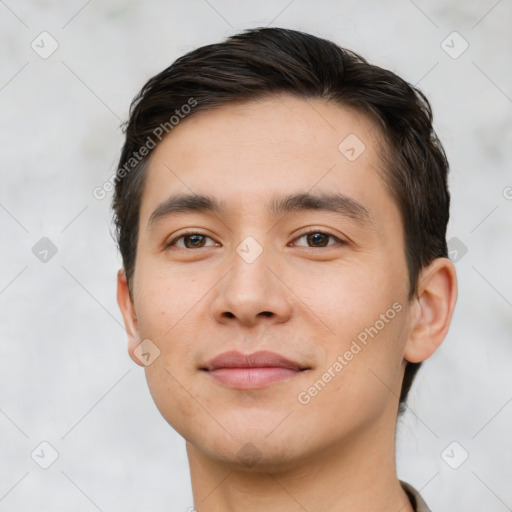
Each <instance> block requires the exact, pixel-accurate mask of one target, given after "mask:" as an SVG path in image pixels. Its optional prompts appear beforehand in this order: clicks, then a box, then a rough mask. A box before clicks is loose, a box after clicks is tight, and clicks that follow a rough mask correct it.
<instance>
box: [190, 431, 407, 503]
mask: <svg viewBox="0 0 512 512" xmlns="http://www.w3.org/2000/svg"><path fill="white" fill-rule="evenodd" d="M382 428H383V425H376V424H375V425H373V426H371V427H370V428H367V429H366V430H364V429H360V430H358V432H357V433H354V434H353V435H351V436H350V438H346V439H344V440H343V442H342V443H339V444H338V445H336V446H328V447H325V448H324V449H323V450H322V451H320V450H316V451H315V453H314V454H313V455H310V456H307V457H304V458H302V459H301V460H297V461H293V464H287V465H286V467H285V468H284V467H283V466H276V465H271V464H270V463H266V462H265V461H261V463H258V464H257V465H256V466H254V467H253V468H252V469H247V468H243V469H241V468H240V465H239V464H237V463H235V462H234V461H233V463H229V462H225V461H219V460H213V459H212V458H209V457H207V456H206V455H204V453H202V452H200V451H199V450H197V448H196V447H194V446H193V445H192V444H190V443H187V454H188V459H189V464H190V473H191V480H192V491H193V496H194V504H195V508H196V509H197V511H198V512H238V511H240V510H243V511H244V512H255V511H261V510H265V511H266V512H274V511H275V512H278V511H279V512H295V511H297V512H299V511H300V512H304V511H310V512H313V511H315V512H327V511H329V512H343V511H354V510H358V511H368V512H370V511H371V512H376V511H379V512H388V511H389V512H391V511H393V512H396V511H398V510H399V511H400V512H414V511H413V508H412V507H411V504H410V502H409V499H408V498H407V495H406V493H405V492H404V490H403V489H402V487H401V486H400V483H399V481H398V478H397V475H396V466H395V434H394V429H393V430H392V431H391V432H390V431H389V429H386V430H384V431H383V430H382ZM388 434H389V435H388ZM376 440H378V441H377V442H376Z"/></svg>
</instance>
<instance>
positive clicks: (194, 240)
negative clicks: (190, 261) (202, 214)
mask: <svg viewBox="0 0 512 512" xmlns="http://www.w3.org/2000/svg"><path fill="white" fill-rule="evenodd" d="M187 242H191V243H190V244H189V243H187ZM201 242H204V236H203V235H187V236H186V237H185V246H186V247H189V245H191V246H192V247H202V246H203V245H204V244H203V243H201Z"/></svg>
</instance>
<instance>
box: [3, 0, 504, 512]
mask: <svg viewBox="0 0 512 512" xmlns="http://www.w3.org/2000/svg"><path fill="white" fill-rule="evenodd" d="M264 25H274V26H283V27H289V28H297V29H301V30H305V31H308V32H312V33H314V34H316V35H319V36H323V37H327V38H331V39H333V40H334V41H336V42H338V43H339V44H342V45H344V46H346V47H348V48H351V49H353V50H356V51H358V52H361V53H362V54H363V55H364V56H366V57H367V58H368V59H369V60H371V61H372V62H374V63H376V64H379V65H381V66H384V67H388V68H390V69H392V70H394V71H395V72H397V73H399V74H400V75H401V76H403V77H404V78H405V79H407V80H408V81H410V82H411V83H414V84H419V86H420V87H421V88H422V90H423V91H424V92H425V93H426V94H427V96H428V98H429V99H430V100H431V101H432V104H433V107H434V113H435V125H436V129H437V131H438V133H439V135H440V138H441V139H442V141H443V143H444V145H445V147H446V150H447V153H448V156H449V160H450V163H451V177H450V183H451V191H452V197H453V200H452V201H453V202H452V205H453V206H452V217H451V222H450V226H449V234H448V238H449V239H451V247H452V249H454V250H456V251H457V254H455V253H453V254H452V256H453V257H454V258H456V259H457V260H458V261H457V263H456V265H457V270H458V276H459V281H460V283H459V284H460V296H459V301H458V305H457V308H456V313H455V316H454V320H453V325H452V328H451V331H450V333H449V335H448V337H447V339H446V342H445V343H444V344H443V346H442V347H441V349H440V350H439V351H438V352H437V353H436V354H435V355H434V357H433V358H432V359H431V360H430V361H429V362H427V363H426V365H425V366H424V368H423V370H422V371H421V372H420V374H419V375H418V378H417V381H416V384H415V386H414V388H413V391H412V393H411V397H410V402H409V405H410V408H409V410H408V411H407V413H406V415H405V416H404V417H403V419H401V420H400V422H399V431H398V447H397V450H398V469H399V476H400V477H401V478H403V479H405V480H407V481H409V482H410V483H412V484H413V485H414V486H416V487H417V488H418V489H419V490H421V492H422V494H423V495H424V497H425V499H426V501H427V502H428V503H429V505H430V506H431V507H432V509H433V510H434V511H466V512H467V511H479V512H489V511H493V512H494V511H496V512H500V511H505V510H512V486H511V485H510V482H511V481H512V457H511V454H512V439H511V435H510V433H511V430H512V429H511V424H512V372H511V370H510V369H511V367H512V343H511V331H512V286H511V285H512V258H511V255H512V237H511V236H510V235H511V234H512V230H511V217H512V173H511V170H510V164H511V162H512V158H511V153H512V140H511V139H512V137H511V134H512V122H511V119H512V59H511V55H512V52H511V49H512V48H511V46H512V2H511V0H502V1H496V0H489V1H487V0H480V1H473V2H465V1H463V0H458V1H450V2H447V1H441V0H436V1H431V2H426V1H420V0H415V2H413V1H412V0H396V1H391V2H379V1H377V0H372V1H368V0H366V1H323V2H318V1H316V2H313V1H312V0H307V1H306V0H292V1H289V0H282V1H273V2H271V1H268V0H259V1H258V2H248V1H247V2H238V3H235V2H233V1H228V0H208V1H206V0H192V1H189V2H184V1H182V2H178V1H168V2H163V1H160V2H159V1H156V0H155V1H144V2H142V1H121V0H114V1H109V2H107V1H105V0H92V1H89V2H87V1H85V0H83V1H60V2H57V1H35V0H32V1H26V2H16V1H15V0H5V1H0V52H1V53H0V112H1V115H0V132H1V141H2V146H1V155H2V158H1V161H0V168H1V180H2V181H1V183H2V186H1V188H0V228H1V234H2V251H1V254H2V260H1V261H2V264H1V266H0V315H1V316H0V319H1V320H0V336H1V352H0V365H1V377H0V379H1V380H0V429H1V430H0V432H1V444H0V450H1V452H0V460H1V462H0V511H11V512H16V511H29V510H40V511H45V510H48V511H50V510H51V511H52V512H60V511H69V510H73V511H75V512H82V511H83V512H88V511H94V510H101V511H103V512H110V511H120V510H123V511H124V512H130V511H162V512H163V511H183V512H185V511H186V510H187V509H188V507H190V506H192V497H191V490H190V483H189V474H188V466H187V461H186V454H185V448H184V442H183V441H182V439H181V438H180V437H179V436H178V435H177V434H175V433H174V431H172V429H171V428H170V427H169V426H168V425H167V423H165V421H164V420H163V419H162V418H161V416H160V414H159V412H158V411H157V409H156V407H155V406H154V404H153V402H152V400H151V397H150V395H149V392H148V390H147V386H146V382H145V379H144V372H143V369H142V368H140V367H138V366H136V365H135V364H134V363H133V362H132V361H131V359H130V358H129V356H128V354H127V350H126V338H125V333H124V329H123V326H122V321H121V316H120V313H119V312H118V308H117V304H116V302H115V277H116V276H115V272H116V270H117V269H118V267H119V266H120V257H119V256H118V255H117V254H116V250H115V245H114V242H113V240H112V237H111V234H110V229H111V228H110V219H111V214H110V211H109V203H110V196H108V197H107V198H105V199H103V200H97V199H95V198H94V197H93V195H92V190H93V189H94V187H96V186H98V185H101V184H102V183H103V182H104V181H105V180H106V179H107V178H108V177H109V175H110V174H111V173H112V172H114V171H115V166H116V163H117V162H116V160H117V158H118V157H119V152H120V147H121V144H122V134H121V131H120V129H119V125H120V123H121V121H124V120H125V119H126V117H127V110H128V106H129V103H130V101H131V99H132V97H133V96H134V95H135V93H136V92H137V91H138V90H139V88H140V87H141V86H142V85H143V83H144V82H145V81H146V80H147V79H148V78H150V77H151V76H153V75H154V74H155V73H157V72H159V71H161V70H162V69H163V68H164V67H167V66H168V65H169V64H170V63H171V62H172V61H173V60H174V59H175V58H177V57H178V56H180V55H181V54H183V53H184V52H186V51H189V50H191V49H193V48H195V47H197V46H200V45H203V44H207V43H212V42H217V41H220V40H222V39H224V38H225V37H227V36H228V35H231V34H233V33H236V32H238V31H240V30H242V29H244V28H249V27H255V26H264ZM43 31H46V32H48V33H49V34H50V35H51V37H52V38H53V39H54V40H55V41H56V42H57V43H58V48H57V49H56V51H55V52H54V53H53V54H51V55H50V56H48V55H46V54H45V52H49V51H50V50H51V40H50V39H49V38H48V36H40V34H41V32H43ZM453 31H456V32H458V34H460V36H461V37H462V38H463V39H460V38H459V36H457V35H455V36H453V35H452V36H450V37H448V39H447V36H449V34H451V33H452V32H453ZM45 38H46V39H45ZM41 39H43V41H41ZM32 41H34V47H35V49H36V50H37V51H35V49H33V48H32V47H31V43H32ZM443 41H445V42H444V43H443ZM464 41H467V43H468V44H469V47H468V48H467V50H466V51H465V52H464V53H462V54H461V55H460V56H458V57H457V58H453V57H454V56H457V54H458V53H459V52H460V51H461V50H462V49H463V47H464V46H463V45H464ZM38 52H39V53H38ZM447 52H448V53H447ZM449 53H451V55H450V54H449ZM40 54H43V55H42V56H41V55H40ZM43 57H47V58H43ZM43 237H47V238H49V239H50V240H51V241H52V242H53V244H55V246H56V248H57V250H58V252H57V253H56V254H55V255H54V256H52V253H51V252H49V253H48V254H47V255H46V257H47V261H46V262H43V261H40V260H39V259H38V258H37V257H36V255H35V254H34V253H33V251H32V248H33V247H34V246H35V245H36V244H37V243H38V242H39V241H40V239H41V238H43ZM453 237H456V238H457V239H458V241H453ZM40 243H43V244H44V242H40ZM457 244H458V246H457ZM461 244H463V245H461ZM461 247H462V248H463V247H466V248H467V253H466V254H463V251H461ZM37 248H38V250H36V251H35V252H36V253H37V252H38V251H41V250H44V247H43V249H41V246H37ZM45 254H46V253H44V252H43V253H40V254H39V257H43V256H44V255H45ZM43 441H46V442H48V443H50V444H51V445H52V446H53V447H54V449H55V450H56V451H57V452H58V458H57V459H56V460H55V462H54V463H53V464H52V465H51V466H50V467H49V468H48V469H46V470H45V469H42V468H41V467H40V464H43V465H44V464H45V463H46V464H48V463H49V462H51V460H52V459H51V450H50V449H49V448H48V447H47V446H46V447H45V445H43V446H40V443H41V442H43ZM453 441H455V442H456V443H457V444H455V445H451V446H449V445H450V443H452V442H453ZM448 446H449V447H448ZM447 447H448V449H447V450H445V448H447ZM34 450H35V451H34ZM466 452H467V453H468V454H469V457H468V459H467V460H466V461H465V462H464V463H463V464H462V465H460V467H458V468H457V469H453V468H452V467H450V465H452V466H458V465H459V464H460V462H461V461H462V460H463V458H464V456H465V453H466ZM31 454H33V458H32V457H31Z"/></svg>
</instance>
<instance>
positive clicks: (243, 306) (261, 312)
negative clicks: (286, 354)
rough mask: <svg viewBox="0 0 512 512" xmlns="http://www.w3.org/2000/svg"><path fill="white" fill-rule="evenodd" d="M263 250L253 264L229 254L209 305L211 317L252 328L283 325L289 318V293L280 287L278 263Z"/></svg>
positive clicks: (290, 303)
mask: <svg viewBox="0 0 512 512" xmlns="http://www.w3.org/2000/svg"><path fill="white" fill-rule="evenodd" d="M268 253H269V251H268V250H263V252H262V253H261V254H260V255H259V257H258V258H257V259H256V260H255V261H251V260H247V259H244V257H243V254H242V253H240V254H242V256H240V255H239V254H238V253H234V254H233V258H231V263H232V266H231V268H230V271H229V272H228V273H227V275H226V276H225V277H224V279H222V280H221V281H220V283H219V284H218V286H217V287H216V288H215V289H216V292H217V293H216V295H215V297H214V299H213V301H212V303H211V307H212V313H213V316H214V318H215V319H216V320H217V321H218V322H220V323H224V324H228V323H233V324H234V323H239V324H243V325H244V326H247V327H252V326H254V325H256V324H258V323H263V324H264V325H265V326H268V325H270V324H279V323H283V322H286V321H287V320H288V319H289V318H290V317H291V315H292V310H293V306H292V294H291V293H290V291H289V290H288V289H287V287H286V286H285V285H284V284H283V281H282V277H281V278H278V277H277V276H280V274H281V275H282V272H279V268H278V262H276V261H275V259H274V260H272V258H271V257H270V255H269V254H268Z"/></svg>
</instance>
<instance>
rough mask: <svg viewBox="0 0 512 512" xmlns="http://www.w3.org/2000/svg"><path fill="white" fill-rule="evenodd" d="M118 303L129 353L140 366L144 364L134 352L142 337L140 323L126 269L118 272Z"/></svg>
mask: <svg viewBox="0 0 512 512" xmlns="http://www.w3.org/2000/svg"><path fill="white" fill-rule="evenodd" d="M117 304H118V305H119V309H120V310H121V314H122V315H123V320H124V326H125V329H126V334H127V335H128V353H129V354H130V357H131V358H132V359H133V361H135V362H136V363H137V364H138V365H139V366H144V364H143V363H142V362H141V361H140V359H139V358H138V357H137V356H136V355H135V354H134V351H135V349H136V348H137V347H138V346H139V344H140V342H141V339H140V334H139V324H138V321H137V315H136V313H135V306H134V304H133V301H132V298H131V296H130V289H129V287H128V281H127V279H126V273H125V271H124V269H123V268H122V269H120V270H119V271H118V272H117Z"/></svg>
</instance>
